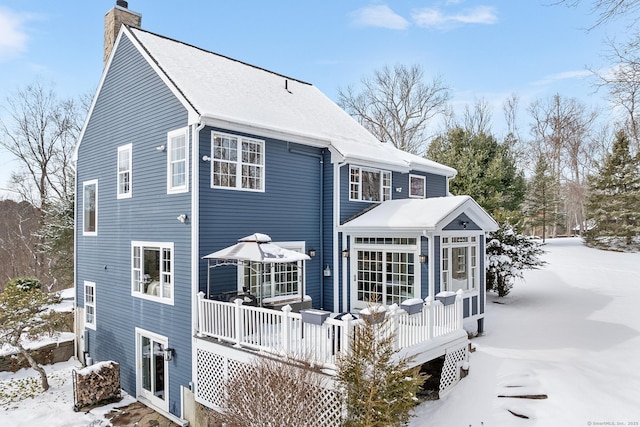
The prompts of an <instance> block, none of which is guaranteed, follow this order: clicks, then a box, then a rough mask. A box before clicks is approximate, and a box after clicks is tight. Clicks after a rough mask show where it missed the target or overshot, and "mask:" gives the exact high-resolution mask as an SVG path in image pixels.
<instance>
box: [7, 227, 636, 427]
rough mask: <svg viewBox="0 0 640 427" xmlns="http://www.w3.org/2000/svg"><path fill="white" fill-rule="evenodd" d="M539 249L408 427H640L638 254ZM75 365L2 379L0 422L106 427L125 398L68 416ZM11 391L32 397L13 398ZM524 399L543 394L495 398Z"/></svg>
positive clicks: (568, 245)
mask: <svg viewBox="0 0 640 427" xmlns="http://www.w3.org/2000/svg"><path fill="white" fill-rule="evenodd" d="M545 249H546V250H547V251H548V253H547V254H546V255H545V256H544V258H545V260H546V261H548V262H549V264H548V265H547V266H546V267H545V268H543V269H542V270H538V271H530V272H526V273H525V278H526V281H525V282H518V283H516V286H515V287H514V289H513V290H512V292H511V294H510V295H509V296H508V297H506V298H503V299H498V298H496V297H493V296H490V297H489V304H488V307H487V317H486V321H485V326H486V331H485V334H484V335H483V336H481V337H478V338H475V339H473V341H472V342H473V344H474V345H475V346H476V348H477V351H476V352H474V353H472V354H471V370H470V373H469V376H468V377H466V378H465V379H463V380H462V381H461V382H460V383H459V384H458V385H457V386H456V387H455V388H454V389H453V390H452V391H451V392H450V393H449V394H448V395H447V396H445V397H444V398H443V399H441V400H439V401H433V402H426V403H423V404H422V405H420V406H419V407H418V408H417V410H416V411H415V412H416V417H415V418H413V420H412V422H411V426H412V427H425V426H427V427H430V426H435V427H440V426H447V427H448V426H460V427H468V426H473V427H477V426H483V425H484V426H486V427H496V426H509V427H511V426H514V427H519V426H523V427H524V426H526V427H529V426H544V427H554V426H563V427H564V426H597V425H613V426H640V369H638V367H639V365H640V363H639V362H640V254H623V253H614V252H603V251H598V250H595V249H589V248H586V247H584V246H582V244H581V242H580V240H579V239H574V238H571V239H557V240H550V241H549V242H548V244H547V245H546V247H545ZM493 302H499V303H501V304H497V303H493ZM73 368H76V369H78V368H79V365H78V364H77V363H76V362H73V361H70V362H65V363H58V364H56V365H54V366H51V367H47V371H48V372H51V375H50V383H51V389H50V390H49V392H47V393H44V394H43V393H40V392H33V391H29V390H35V389H37V387H34V386H33V385H30V384H33V381H34V380H33V379H31V380H30V379H29V378H35V374H34V373H33V371H32V370H22V371H20V372H18V373H16V374H10V373H0V426H11V427H23V426H24V427H27V426H28V427H32V426H47V427H49V426H51V427H85V426H93V427H99V426H106V425H108V423H107V422H106V420H105V419H104V418H103V417H104V414H105V413H107V412H109V411H110V410H111V408H112V407H114V406H122V405H126V404H128V403H131V402H132V401H133V399H132V398H131V397H129V396H127V397H126V398H125V400H124V401H123V402H120V403H118V404H113V405H109V406H106V407H103V408H99V409H93V410H92V411H91V412H89V413H88V414H85V413H83V412H79V413H77V412H74V411H73V392H72V384H71V370H72V369H73ZM17 389H20V390H22V391H20V393H19V394H22V395H24V394H33V395H34V397H27V398H25V399H22V400H18V398H16V397H11V395H12V394H13V393H12V391H16V390H17ZM523 394H530V395H542V394H545V395H547V396H548V398H547V399H537V400H533V399H517V398H499V397H498V395H523ZM509 410H511V411H513V412H515V413H518V414H521V415H524V416H527V417H529V419H524V418H518V417H516V416H514V415H512V414H511V413H509V412H508V411H509Z"/></svg>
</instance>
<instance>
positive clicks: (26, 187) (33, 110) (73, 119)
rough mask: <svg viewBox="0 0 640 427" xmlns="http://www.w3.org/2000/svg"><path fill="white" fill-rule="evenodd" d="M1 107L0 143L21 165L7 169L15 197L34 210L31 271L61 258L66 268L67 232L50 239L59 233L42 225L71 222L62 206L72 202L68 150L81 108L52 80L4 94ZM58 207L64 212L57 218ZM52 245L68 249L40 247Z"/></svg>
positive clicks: (39, 272)
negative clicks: (37, 220)
mask: <svg viewBox="0 0 640 427" xmlns="http://www.w3.org/2000/svg"><path fill="white" fill-rule="evenodd" d="M83 105H84V103H83ZM4 110H5V113H6V114H5V115H2V118H0V147H3V148H5V149H6V150H7V151H8V152H9V153H11V154H12V155H13V156H14V157H15V158H16V159H17V160H18V162H19V164H20V169H18V170H17V171H16V172H14V173H12V176H11V183H10V185H11V187H12V190H13V191H15V192H16V193H17V195H18V196H19V198H21V199H22V200H25V201H27V202H29V203H31V204H32V205H33V206H34V207H35V208H37V209H38V210H39V216H38V217H39V218H40V225H39V227H38V230H37V233H38V234H37V235H38V251H37V252H36V265H35V269H34V271H32V272H30V274H33V275H35V276H37V277H40V278H42V279H43V280H47V279H49V277H47V276H48V274H49V268H50V267H51V266H52V265H56V266H58V267H60V264H61V263H60V262H59V261H61V260H64V261H63V262H64V264H65V266H66V270H69V269H71V268H72V267H71V265H70V263H71V262H72V261H70V260H72V258H73V257H72V256H69V253H72V251H73V247H72V245H71V243H70V242H72V240H73V239H72V234H71V235H70V236H71V238H69V234H68V233H67V234H66V235H65V238H66V239H68V242H66V243H65V244H62V245H61V244H60V242H55V243H56V244H55V245H49V243H51V242H52V241H53V240H56V239H59V238H60V237H61V235H56V234H52V233H50V232H48V231H47V230H46V229H45V226H47V225H50V224H52V223H54V222H55V224H56V225H59V224H60V222H61V221H62V222H66V223H67V225H69V224H71V225H72V224H73V212H72V210H71V211H70V210H69V209H65V208H61V207H67V206H69V205H70V203H71V205H72V203H73V194H74V182H73V179H74V169H73V168H74V165H73V151H74V147H75V143H76V139H77V137H78V135H79V132H80V128H81V125H82V119H83V118H84V113H85V111H83V107H81V106H79V105H78V103H77V102H76V101H74V100H73V99H65V100H61V99H59V98H58V97H57V96H56V93H55V91H54V90H53V86H52V85H49V86H45V85H43V84H40V83H35V84H32V85H29V86H27V87H26V88H24V89H18V90H17V91H16V92H14V93H13V94H11V95H9V96H7V98H6V99H5V105H4ZM61 211H63V212H66V213H67V214H68V215H67V216H66V217H65V218H61V217H60V215H59V212H61ZM67 228H68V227H67ZM54 246H55V247H56V248H57V249H58V250H66V251H67V252H68V253H64V254H60V253H45V252H46V250H47V249H48V248H53V247H54ZM68 277H69V275H68V274H67V278H68ZM64 282H65V283H63V284H61V285H60V287H64V286H68V285H69V283H68V282H69V280H68V279H66V280H64ZM54 283H55V280H54Z"/></svg>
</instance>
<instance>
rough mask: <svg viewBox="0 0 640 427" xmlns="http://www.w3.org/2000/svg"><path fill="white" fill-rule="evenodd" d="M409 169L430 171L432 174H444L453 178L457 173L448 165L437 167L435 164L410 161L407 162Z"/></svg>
mask: <svg viewBox="0 0 640 427" xmlns="http://www.w3.org/2000/svg"><path fill="white" fill-rule="evenodd" d="M409 169H411V170H412V171H420V172H426V173H432V174H434V175H444V176H446V177H447V178H454V177H455V176H456V175H458V171H457V170H455V169H453V168H450V167H448V166H445V167H440V168H439V167H437V166H428V165H421V164H416V163H413V162H411V163H409ZM449 169H450V170H449Z"/></svg>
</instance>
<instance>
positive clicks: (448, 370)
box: [440, 344, 469, 396]
mask: <svg viewBox="0 0 640 427" xmlns="http://www.w3.org/2000/svg"><path fill="white" fill-rule="evenodd" d="M468 358H469V355H468V352H467V344H465V345H464V346H462V347H459V348H454V349H449V350H447V352H446V354H445V358H444V366H442V375H441V376H440V396H443V395H445V394H446V393H447V392H448V391H450V390H451V389H452V388H453V386H454V385H456V384H457V383H458V381H460V368H461V366H462V364H463V363H464V362H465V361H467V360H468Z"/></svg>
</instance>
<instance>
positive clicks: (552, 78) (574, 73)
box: [532, 70, 593, 86]
mask: <svg viewBox="0 0 640 427" xmlns="http://www.w3.org/2000/svg"><path fill="white" fill-rule="evenodd" d="M592 75H593V73H592V72H591V71H590V70H571V71H563V72H560V73H555V74H549V75H547V76H544V77H543V78H542V79H540V80H537V81H535V82H533V83H532V85H534V86H542V85H547V84H550V83H554V82H557V81H560V80H568V79H583V78H585V77H591V76H592Z"/></svg>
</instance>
